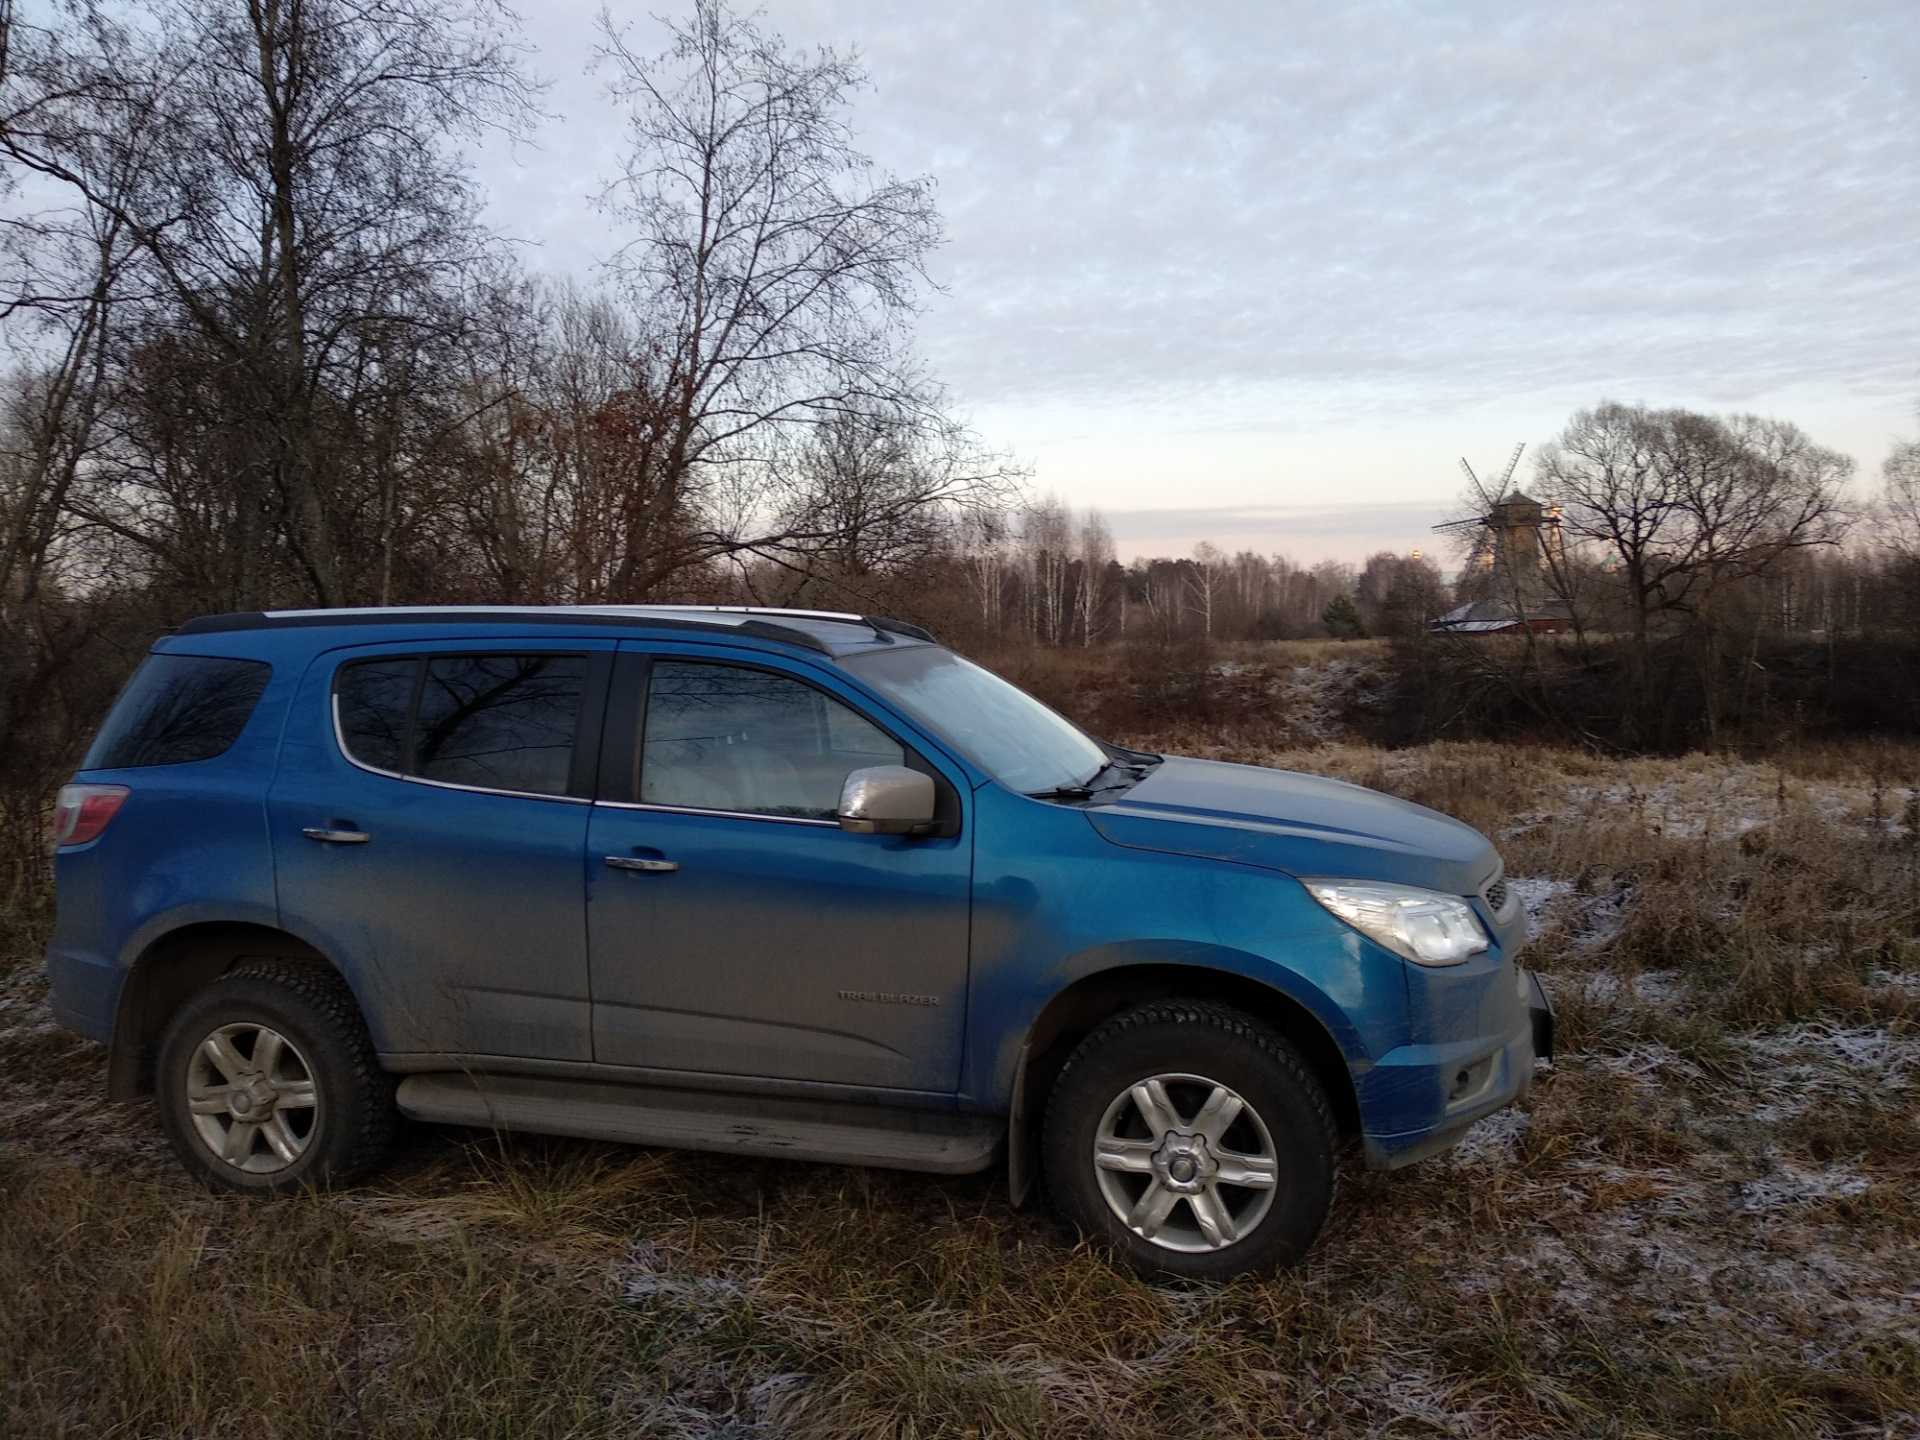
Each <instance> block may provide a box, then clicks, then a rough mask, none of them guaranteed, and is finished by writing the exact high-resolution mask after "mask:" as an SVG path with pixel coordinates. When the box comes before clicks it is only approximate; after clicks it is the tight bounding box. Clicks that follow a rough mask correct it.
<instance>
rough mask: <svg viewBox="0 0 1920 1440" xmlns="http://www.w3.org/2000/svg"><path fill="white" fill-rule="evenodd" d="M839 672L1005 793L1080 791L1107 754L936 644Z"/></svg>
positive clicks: (870, 656)
mask: <svg viewBox="0 0 1920 1440" xmlns="http://www.w3.org/2000/svg"><path fill="white" fill-rule="evenodd" d="M844 663H845V665H846V667H847V668H848V669H849V670H851V671H852V672H853V673H854V674H856V675H858V676H859V677H860V678H861V679H862V680H864V681H866V682H867V684H869V685H871V686H872V687H873V688H874V689H875V690H878V691H879V692H880V693H881V694H882V695H884V696H886V698H887V699H889V700H891V701H892V702H893V703H894V704H896V705H898V706H899V707H900V708H901V709H902V710H904V711H905V712H906V713H907V714H909V715H911V716H912V717H913V718H914V719H916V720H918V721H919V722H920V723H921V724H923V725H925V726H926V727H927V728H928V729H929V730H931V731H933V732H934V733H935V734H936V735H943V736H946V737H947V738H948V739H950V740H951V741H952V742H953V743H954V744H955V745H956V746H958V747H959V748H960V750H962V751H963V752H964V753H965V754H966V756H967V757H968V758H969V759H970V760H972V761H974V762H975V763H976V764H978V765H980V766H981V767H982V768H983V769H985V770H986V771H987V772H988V773H989V774H990V775H992V776H993V777H994V779H996V780H998V781H999V782H1000V783H1001V784H1003V785H1006V786H1008V787H1009V788H1010V789H1014V790H1020V791H1024V792H1026V793H1028V794H1033V793H1035V792H1038V791H1043V790H1055V789H1059V788H1062V787H1069V786H1074V785H1084V784H1086V783H1087V782H1088V781H1089V780H1091V779H1093V778H1094V776H1096V775H1097V774H1099V773H1100V770H1101V768H1102V767H1103V766H1105V765H1106V763H1107V752H1106V751H1105V750H1103V749H1101V748H1100V746H1099V744H1098V743H1097V742H1096V741H1094V740H1093V739H1092V738H1091V737H1089V736H1088V735H1087V734H1086V732H1084V731H1082V730H1081V729H1079V728H1078V727H1077V726H1075V725H1073V724H1072V723H1070V722H1069V721H1067V720H1065V719H1063V718H1062V717H1061V716H1059V715H1056V714H1054V713H1053V711H1051V710H1049V709H1048V708H1047V707H1046V706H1044V705H1042V704H1041V703H1040V702H1039V701H1038V700H1036V699H1034V698H1033V697H1032V696H1031V695H1029V694H1027V692H1026V691H1024V690H1021V689H1019V688H1018V687H1017V686H1013V685H1009V684H1008V683H1007V682H1006V681H1004V680H1002V679H1001V678H1000V677H999V676H998V675H995V674H994V673H993V672H992V671H990V670H982V669H981V668H980V667H979V666H978V665H975V664H972V663H970V662H969V661H966V660H962V659H961V658H960V657H959V656H958V655H955V654H954V653H953V652H952V651H951V650H942V649H941V648H940V647H939V646H937V645H914V646H908V647H902V648H900V649H896V650H872V651H868V652H867V653H865V654H863V655H855V656H849V657H848V658H847V659H846V660H845V662H844Z"/></svg>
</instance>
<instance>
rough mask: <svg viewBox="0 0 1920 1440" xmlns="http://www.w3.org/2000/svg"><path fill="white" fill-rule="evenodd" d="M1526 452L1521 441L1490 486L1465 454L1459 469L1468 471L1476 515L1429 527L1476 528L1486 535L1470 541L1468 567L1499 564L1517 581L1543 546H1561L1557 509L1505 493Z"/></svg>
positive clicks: (1516, 493) (1485, 567)
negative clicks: (1523, 453)
mask: <svg viewBox="0 0 1920 1440" xmlns="http://www.w3.org/2000/svg"><path fill="white" fill-rule="evenodd" d="M1526 448H1527V442H1526V441H1524V440H1522V441H1521V442H1520V443H1519V444H1518V445H1516V446H1514V447H1513V454H1511V455H1509V456H1508V457H1507V468H1506V469H1505V470H1502V471H1501V472H1500V479H1499V480H1498V481H1497V482H1496V483H1495V484H1493V485H1492V486H1488V485H1487V484H1486V482H1484V481H1483V480H1481V478H1480V476H1479V475H1478V474H1476V473H1475V471H1474V468H1473V466H1471V465H1469V464H1468V463H1467V460H1466V457H1465V456H1464V455H1463V456H1461V458H1460V468H1461V469H1462V470H1463V471H1465V472H1466V476H1467V483H1468V484H1469V485H1471V486H1472V487H1473V494H1474V496H1475V498H1476V499H1477V501H1478V505H1477V507H1476V508H1477V511H1478V513H1477V514H1473V515H1469V516H1467V517H1466V518H1464V519H1461V520H1449V521H1447V522H1445V523H1444V524H1441V525H1436V526H1434V527H1433V528H1434V529H1435V530H1438V531H1441V532H1443V533H1453V532H1459V531H1472V530H1476V529H1483V530H1485V531H1486V532H1487V533H1486V534H1484V535H1479V534H1476V535H1474V536H1473V537H1472V551H1473V553H1472V557H1471V558H1470V559H1469V561H1468V568H1469V569H1474V570H1482V571H1485V570H1492V569H1494V568H1495V567H1496V566H1500V567H1502V568H1504V569H1505V570H1506V571H1507V573H1508V574H1509V575H1512V576H1515V577H1518V576H1520V575H1523V574H1529V573H1531V572H1532V571H1533V570H1534V568H1535V566H1536V565H1537V563H1538V561H1539V559H1540V556H1541V554H1542V553H1543V552H1544V551H1546V548H1547V547H1550V546H1555V547H1557V546H1558V544H1559V539H1560V507H1559V506H1557V505H1555V506H1551V507H1549V506H1545V505H1542V504H1541V503H1540V502H1539V501H1538V500H1535V499H1534V498H1533V497H1531V496H1529V495H1525V494H1522V493H1521V492H1520V491H1518V490H1514V491H1511V492H1509V491H1508V489H1507V486H1508V485H1509V484H1511V483H1512V481H1513V472H1514V471H1515V470H1517V469H1518V468H1519V466H1520V455H1521V452H1522V451H1524V450H1525V449H1526ZM1552 553H1557V550H1556V551H1554V552H1552Z"/></svg>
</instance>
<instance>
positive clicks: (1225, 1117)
mask: <svg viewBox="0 0 1920 1440" xmlns="http://www.w3.org/2000/svg"><path fill="white" fill-rule="evenodd" d="M1236 1102H1237V1104H1236ZM1150 1111H1151V1112H1156V1113H1153V1114H1150V1113H1149V1112H1150ZM1169 1121H1171V1122H1172V1123H1168V1122H1169ZM1223 1121H1224V1122H1225V1123H1222V1122H1223ZM1337 1136H1338V1130H1337V1127H1336V1126H1335V1124H1334V1119H1333V1110H1332V1108H1331V1107H1330V1106H1329V1105H1328V1103H1327V1096H1326V1091H1325V1090H1324V1089H1323V1088H1322V1087H1321V1085H1320V1082H1319V1081H1318V1080H1317V1079H1315V1078H1314V1075H1313V1072H1312V1071H1311V1070H1310V1069H1309V1068H1308V1067H1307V1065H1306V1063H1305V1062H1304V1061H1303V1060H1302V1059H1301V1058H1300V1055H1299V1052H1298V1051H1296V1050H1295V1049H1294V1048H1293V1047H1292V1046H1291V1045H1289V1044H1288V1043H1287V1042H1286V1041H1285V1040H1284V1039H1282V1038H1281V1037H1280V1036H1279V1035H1278V1034H1276V1033H1275V1032H1274V1031H1273V1030H1271V1029H1269V1028H1268V1027H1267V1026H1265V1025H1262V1024H1261V1023H1260V1022H1259V1021H1257V1020H1255V1019H1253V1018H1252V1017H1251V1016H1248V1015H1245V1014H1242V1013H1241V1012H1239V1011H1237V1010H1231V1009H1228V1008H1227V1007H1225V1006H1222V1005H1215V1004H1211V1003H1208V1002H1203V1001H1184V1000H1171V1001H1162V1002H1157V1003H1154V1004H1151V1005H1144V1006H1142V1007H1140V1008H1139V1009H1137V1010H1131V1011H1128V1012H1127V1013H1125V1014H1122V1015H1119V1016H1116V1017H1115V1018H1113V1019H1111V1020H1109V1021H1107V1022H1106V1023H1105V1024H1104V1025H1102V1026H1100V1028H1099V1029H1097V1030H1095V1031H1094V1032H1093V1033H1092V1034H1091V1035H1089V1036H1087V1038H1086V1039H1085V1040H1083V1041H1081V1043H1080V1045H1079V1047H1078V1048H1077V1049H1075V1050H1074V1052H1073V1054H1072V1056H1071V1057H1070V1058H1069V1059H1068V1060H1067V1063H1066V1066H1065V1068H1064V1069H1062V1070H1061V1072H1060V1076H1059V1078H1058V1079H1057V1080H1056V1081H1055V1082H1054V1086H1053V1090H1052V1092H1051V1093H1050V1094H1049V1096H1048V1098H1047V1113H1046V1120H1045V1125H1044V1128H1043V1130H1042V1134H1041V1163H1042V1166H1043V1169H1044V1172H1045V1176H1046V1182H1047V1190H1048V1193H1049V1195H1050V1196H1051V1198H1052V1201H1053V1204H1054V1208H1055V1209H1056V1210H1058V1211H1059V1212H1060V1214H1061V1217H1062V1218H1063V1219H1065V1220H1066V1221H1067V1222H1068V1223H1070V1224H1072V1225H1074V1226H1076V1227H1078V1229H1079V1230H1080V1232H1081V1233H1082V1234H1084V1235H1087V1236H1090V1237H1093V1238H1096V1239H1099V1240H1103V1241H1105V1242H1106V1243H1107V1244H1109V1245H1111V1246H1112V1247H1113V1248H1114V1249H1115V1250H1116V1251H1117V1252H1118V1253H1119V1254H1120V1256H1121V1257H1122V1258H1123V1259H1125V1260H1126V1261H1127V1263H1128V1264H1130V1265H1131V1266H1132V1267H1133V1268H1134V1269H1136V1270H1138V1271H1140V1272H1141V1273H1143V1274H1147V1275H1160V1276H1171V1277H1175V1278H1179V1279H1186V1280H1202V1281H1221V1280H1228V1279H1231V1278H1232V1277H1233V1276H1236V1275H1242V1274H1246V1273H1249V1272H1257V1271H1264V1270H1271V1269H1274V1268H1276V1267H1279V1266H1282V1265H1289V1264H1292V1263H1294V1262H1295V1261H1297V1260H1299V1259H1300V1258H1301V1256H1303V1255H1305V1254H1306V1252H1307V1250H1308V1248H1309V1247H1310V1246H1311V1245H1312V1244H1313V1241H1314V1238H1315V1237H1316V1236H1317V1235H1318V1234H1319V1233H1320V1227H1321V1226H1322V1225H1323V1224H1324V1223H1325V1221H1326V1218H1327V1212H1328V1211H1329V1210H1330V1209H1331V1208H1332V1206H1333V1195H1334V1183H1335V1173H1336V1172H1335V1166H1334V1149H1335V1145H1336V1141H1337ZM1096 1148H1098V1149H1099V1150H1100V1151H1101V1152H1102V1154H1103V1156H1104V1161H1103V1163H1100V1164H1096V1162H1095V1153H1096ZM1230 1177H1231V1178H1230ZM1263 1181H1265V1182H1270V1183H1262V1182H1263ZM1149 1192H1152V1195H1151V1197H1149ZM1123 1211H1124V1212H1125V1213H1124V1214H1123V1213H1122V1212H1123ZM1130 1220H1132V1221H1137V1222H1138V1224H1130V1223H1129V1222H1130ZM1149 1235H1151V1237H1152V1238H1149Z"/></svg>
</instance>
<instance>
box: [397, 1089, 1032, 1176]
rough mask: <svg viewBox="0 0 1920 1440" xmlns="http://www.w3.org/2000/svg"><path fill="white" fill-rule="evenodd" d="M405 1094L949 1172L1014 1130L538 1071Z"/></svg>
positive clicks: (988, 1154) (650, 1138) (744, 1146)
mask: <svg viewBox="0 0 1920 1440" xmlns="http://www.w3.org/2000/svg"><path fill="white" fill-rule="evenodd" d="M395 1100H396V1101H397V1103H398V1104H399V1106H400V1111H401V1113H402V1114H403V1115H406V1116H408V1117H409V1118H411V1119H414V1120H429V1121H432V1122H434V1123H436V1124H441V1125H470V1126H474V1127H476V1128H478V1129H487V1130H510V1131H511V1130H520V1131H527V1132H530V1133H533V1134H537V1135H571V1136H575V1137H577V1138H579V1139H582V1140H619V1141H624V1142H627V1143H629V1144H634V1145H658V1146H662V1147H664V1148H667V1149H672V1150H715V1151H720V1152H722V1153H725V1154H731V1155H764V1156H770V1157H772V1158H774V1159H780V1160H818V1161H824V1162H826V1163H828V1164H832V1165H873V1166H877V1167H880V1168H882V1169H888V1170H928V1171H932V1172H933V1173H935V1174H939V1175H970V1174H972V1173H974V1172H975V1171H979V1170H985V1169H986V1168H987V1167H988V1166H990V1165H991V1164H993V1160H994V1155H995V1153H996V1152H997V1151H998V1150H999V1148H1000V1140H1001V1137H1002V1135H1003V1134H1004V1133H1005V1131H1006V1125H1005V1122H1003V1121H1001V1120H998V1119H995V1118H992V1117H988V1116H977V1115H950V1114H943V1113H938V1112H929V1111H924V1110H890V1109H886V1108H883V1107H878V1106H872V1105H848V1104H844V1103H840V1102H835V1101H822V1100H790V1099H784V1098H779V1097H773V1096H766V1095H756V1096H752V1097H750V1098H749V1097H747V1096H741V1095H717V1094H709V1093H707V1092H705V1091H696V1090H664V1089H643V1088H640V1087H638V1086H631V1085H607V1084H602V1083H599V1082H596V1081H591V1080H551V1079H545V1078H542V1077H539V1076H529V1075H465V1074H433V1075H409V1076H408V1077H406V1078H405V1079H404V1080H402V1081H401V1082H400V1089H399V1092H398V1094H397V1095H396V1096H395Z"/></svg>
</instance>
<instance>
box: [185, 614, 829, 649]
mask: <svg viewBox="0 0 1920 1440" xmlns="http://www.w3.org/2000/svg"><path fill="white" fill-rule="evenodd" d="M662 608H664V607H662ZM714 608H718V607H714ZM851 618H852V619H853V621H854V622H855V623H856V624H857V623H859V619H860V617H859V616H857V615H856V616H853V617H851ZM408 620H414V621H418V622H420V623H422V624H432V625H529V624H531V625H572V626H579V625H615V626H633V625H652V626H656V627H659V628H661V629H668V630H693V631H699V632H700V633H702V634H707V635H713V634H725V635H752V636H755V637H757V638H759V639H762V640H777V641H779V642H780V643H781V644H783V645H798V646H801V647H802V648H804V649H807V650H814V651H818V652H819V653H820V654H822V655H831V654H832V653H833V647H832V646H830V645H828V644H827V643H826V642H825V641H824V640H822V639H821V638H820V637H819V636H818V635H813V634H810V633H808V632H807V631H805V630H802V629H800V628H799V627H798V626H795V625H781V624H779V623H778V622H776V621H772V620H760V619H757V618H756V619H752V620H746V621H742V622H740V623H739V624H733V625H729V624H723V623H721V622H718V621H703V620H699V619H695V618H693V617H692V616H685V617H682V616H678V615H662V614H652V613H647V612H646V611H645V610H643V609H642V608H641V607H638V606H635V607H630V608H624V609H621V608H615V607H589V606H578V607H569V606H564V605H554V606H542V605H533V606H526V607H524V608H515V607H510V606H509V607H489V606H485V605H451V606H437V605H398V606H384V607H382V606H368V607H365V608H346V609H339V610H282V611H264V610H236V611H231V612H229V613H227V614H223V615H200V616H196V617H195V618H193V619H191V620H188V621H186V622H185V623H184V624H181V625H178V626H176V627H174V629H173V631H172V633H173V634H175V635H208V634H216V633H221V632H227V631H234V630H282V629H288V630H295V629H306V628H311V627H315V626H323V625H393V624H400V623H404V622H406V621H408Z"/></svg>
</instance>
